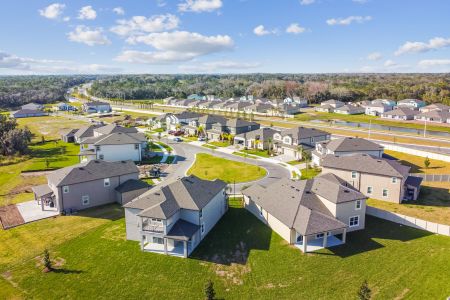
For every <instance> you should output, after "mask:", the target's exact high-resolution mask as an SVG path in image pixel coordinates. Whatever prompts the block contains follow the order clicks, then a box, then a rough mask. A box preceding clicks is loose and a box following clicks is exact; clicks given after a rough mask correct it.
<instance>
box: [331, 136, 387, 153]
mask: <svg viewBox="0 0 450 300" xmlns="http://www.w3.org/2000/svg"><path fill="white" fill-rule="evenodd" d="M325 147H326V148H327V149H329V150H331V151H333V152H347V151H380V150H381V151H382V150H383V149H384V147H383V146H381V145H379V144H377V143H374V142H371V141H369V140H366V139H362V138H352V137H344V138H339V139H335V140H331V141H329V142H328V143H327V144H326V146H325Z"/></svg>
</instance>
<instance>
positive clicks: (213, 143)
mask: <svg viewBox="0 0 450 300" xmlns="http://www.w3.org/2000/svg"><path fill="white" fill-rule="evenodd" d="M208 144H209V145H213V146H216V147H228V146H230V143H228V142H220V141H213V142H208Z"/></svg>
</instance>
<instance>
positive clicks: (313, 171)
mask: <svg viewBox="0 0 450 300" xmlns="http://www.w3.org/2000/svg"><path fill="white" fill-rule="evenodd" d="M321 171H322V170H320V169H318V168H308V169H301V170H300V172H301V173H302V180H304V179H311V178H314V177H316V176H317V175H319V174H320V172H321Z"/></svg>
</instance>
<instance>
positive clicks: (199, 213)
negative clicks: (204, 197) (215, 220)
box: [198, 209, 203, 218]
mask: <svg viewBox="0 0 450 300" xmlns="http://www.w3.org/2000/svg"><path fill="white" fill-rule="evenodd" d="M198 215H199V216H200V218H201V217H203V209H200V210H199V211H198Z"/></svg>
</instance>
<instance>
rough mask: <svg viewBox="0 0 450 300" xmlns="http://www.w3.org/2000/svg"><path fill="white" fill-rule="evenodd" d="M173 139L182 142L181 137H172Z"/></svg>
mask: <svg viewBox="0 0 450 300" xmlns="http://www.w3.org/2000/svg"><path fill="white" fill-rule="evenodd" d="M173 141H174V142H182V141H183V139H182V138H180V137H174V138H173Z"/></svg>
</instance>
